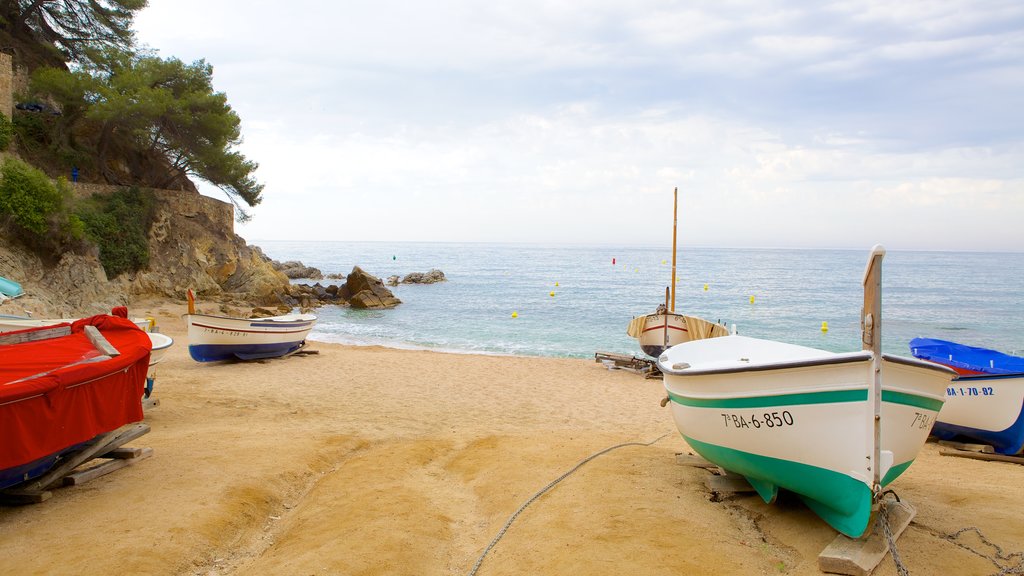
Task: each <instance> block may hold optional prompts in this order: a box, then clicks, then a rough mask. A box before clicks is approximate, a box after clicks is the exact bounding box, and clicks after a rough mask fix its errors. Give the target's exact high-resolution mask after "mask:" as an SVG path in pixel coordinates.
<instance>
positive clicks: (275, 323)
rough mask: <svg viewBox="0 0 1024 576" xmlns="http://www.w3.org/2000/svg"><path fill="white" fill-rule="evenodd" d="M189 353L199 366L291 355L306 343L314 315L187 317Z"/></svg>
mask: <svg viewBox="0 0 1024 576" xmlns="http://www.w3.org/2000/svg"><path fill="white" fill-rule="evenodd" d="M184 318H185V323H186V325H187V326H188V353H189V355H190V356H192V359H193V360H195V361H196V362H216V361H218V360H258V359H262V358H276V357H279V356H285V355H287V354H291V353H293V352H295V351H297V350H299V349H300V348H302V347H303V346H304V345H305V343H306V336H307V335H308V334H309V332H310V330H312V329H313V326H314V325H315V324H316V316H315V315H313V314H289V315H285V316H271V317H267V318H231V317H227V316H213V315H209V314H186V315H185V316H184Z"/></svg>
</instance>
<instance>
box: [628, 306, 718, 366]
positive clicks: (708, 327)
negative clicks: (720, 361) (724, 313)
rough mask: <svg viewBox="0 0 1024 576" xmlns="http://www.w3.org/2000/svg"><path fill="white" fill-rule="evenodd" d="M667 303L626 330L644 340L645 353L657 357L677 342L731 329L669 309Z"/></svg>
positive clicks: (640, 340)
mask: <svg viewBox="0 0 1024 576" xmlns="http://www.w3.org/2000/svg"><path fill="white" fill-rule="evenodd" d="M666 310H667V308H666V307H665V306H658V310H657V311H656V312H654V313H653V314H648V315H646V316H637V317H636V318H634V319H633V322H631V323H630V327H629V328H628V329H627V330H626V333H627V334H629V335H630V336H633V337H634V338H636V339H637V340H638V341H639V342H640V349H641V350H643V352H644V354H647V355H648V356H652V357H654V358H657V357H658V356H660V355H661V353H662V352H664V351H665V350H668V349H669V348H671V347H672V346H675V345H676V344H682V343H683V342H689V341H690V340H701V339H704V338H717V337H719V336H725V335H727V334H728V333H729V330H728V329H727V328H726V327H725V326H723V325H722V324H718V323H716V322H708V321H707V320H704V319H703V318H697V317H696V316H687V315H685V314H677V313H675V312H667V311H666Z"/></svg>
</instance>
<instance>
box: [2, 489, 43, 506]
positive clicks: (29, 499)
mask: <svg viewBox="0 0 1024 576" xmlns="http://www.w3.org/2000/svg"><path fill="white" fill-rule="evenodd" d="M51 496H53V492H50V491H49V490H42V491H39V490H22V489H20V488H8V489H6V490H0V504H7V505H12V506H15V505H22V504H39V503H41V502H46V501H47V500H49V499H50V497H51Z"/></svg>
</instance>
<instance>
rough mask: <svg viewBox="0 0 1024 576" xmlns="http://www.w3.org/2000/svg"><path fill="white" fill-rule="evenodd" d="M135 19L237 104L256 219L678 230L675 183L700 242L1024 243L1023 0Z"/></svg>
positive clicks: (311, 234) (560, 230)
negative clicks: (203, 66)
mask: <svg viewBox="0 0 1024 576" xmlns="http://www.w3.org/2000/svg"><path fill="white" fill-rule="evenodd" d="M197 14H200V15H201V17H197V16H196V15H197ZM138 24H139V26H138V27H139V37H140V40H142V41H143V42H145V43H148V44H150V45H151V46H153V47H155V48H158V49H159V50H160V51H161V54H163V55H164V56H168V55H176V56H179V57H181V58H183V59H185V60H191V59H196V58H200V57H204V58H206V59H207V60H208V61H209V62H211V63H212V64H213V65H214V67H215V85H216V86H217V88H218V89H219V90H223V91H225V92H226V93H227V94H228V97H229V100H230V102H231V104H232V106H233V107H234V108H235V109H236V110H237V111H238V112H239V114H240V116H241V117H242V119H243V133H244V136H245V143H244V144H243V146H242V147H241V150H242V151H243V153H245V154H246V156H247V157H249V158H252V159H254V160H256V161H257V162H259V163H260V169H259V171H258V173H257V176H258V178H259V179H260V180H261V181H262V182H265V183H266V186H267V187H266V190H265V192H264V197H265V201H264V203H263V204H262V205H261V206H259V207H257V208H256V209H255V210H254V213H255V216H256V218H255V219H254V220H253V222H251V223H249V224H246V225H244V226H240V227H239V230H241V231H242V233H243V234H244V235H245V236H246V237H252V238H254V239H256V238H263V239H349V240H453V241H538V242H601V243H626V244H652V243H653V244H661V243H662V242H663V240H664V236H665V234H666V232H665V230H668V229H670V226H671V222H670V215H668V211H669V209H670V202H671V199H670V192H671V190H672V188H673V187H675V186H678V187H680V190H681V191H682V195H683V200H682V202H683V205H684V206H685V214H686V215H685V219H686V222H687V224H686V227H685V231H684V235H685V236H686V240H687V241H688V242H699V243H701V244H704V245H730V246H763V245H780V246H804V245H812V246H829V247H857V248H859V247H863V246H870V245H872V244H874V243H875V242H878V241H886V242H888V243H889V247H890V248H899V247H901V246H906V247H925V248H928V247H933V248H953V249H960V248H975V249H980V248H985V247H989V248H993V249H1015V250H1024V232H1020V231H1017V230H1018V229H1019V227H1018V226H1016V224H1014V222H1016V221H1019V219H1020V217H1021V216H1022V215H1024V214H1022V213H1024V209H1022V208H1024V207H1022V206H1021V200H1020V198H1022V197H1024V189H1022V184H1021V179H1022V174H1021V171H1020V166H1022V165H1024V162H1022V160H1024V157H1022V155H1024V154H1022V153H1024V138H1022V136H1021V134H1024V115H1021V114H1020V113H1019V106H1020V104H1019V95H1020V91H1021V88H1022V87H1024V86H1022V85H1024V32H1022V30H1024V8H1022V7H1021V6H1020V5H1019V3H1018V2H1016V1H1015V0H1002V1H999V0H996V1H994V2H991V3H988V4H987V5H986V8H985V9H984V10H979V9H978V8H977V5H976V4H974V3H969V2H966V0H964V1H959V0H951V1H945V2H932V1H928V2H923V1H922V2H917V1H911V2H901V3H898V4H895V5H894V4H892V3H887V2H881V1H879V2H875V1H861V0H858V1H856V2H855V1H849V2H847V1H838V2H829V3H825V4H820V5H815V4H806V3H798V2H783V1H773V2H755V1H753V0H751V1H730V2H698V3H690V4H686V5H683V6H680V5H679V4H678V3H677V2H671V1H668V0H646V1H641V2H639V3H632V4H629V5H626V4H622V3H620V2H611V1H603V0H601V1H598V0H593V1H588V2H584V3H573V4H560V5H553V4H551V3H549V2H541V1H539V0H527V1H524V2H520V3H515V4H501V3H490V4H487V3H483V4H482V3H479V2H469V1H455V0H452V1H448V2H444V3H442V4H409V3H405V2H394V1H385V2H378V3H372V4H366V3H362V4H355V5H344V6H342V5H334V4H324V3H314V2H310V1H309V0H299V1H297V2H294V3H292V4H289V5H288V7H287V8H282V6H281V5H280V4H278V3H273V4H272V3H270V2H269V1H261V2H251V3H245V4H242V3H238V2H231V1H224V2H218V3H213V4H206V3H204V4H200V3H198V2H197V1H195V0H179V1H176V2H171V1H170V0H151V1H150V7H149V8H147V9H146V10H145V11H144V12H143V13H142V15H141V16H140V18H139V19H138ZM964 216H966V217H964ZM950 229H957V233H956V234H949V233H948V231H949V230H950ZM993 230H998V231H997V232H993ZM879 237H884V238H879ZM886 239H887V240H886ZM922 239H924V240H922Z"/></svg>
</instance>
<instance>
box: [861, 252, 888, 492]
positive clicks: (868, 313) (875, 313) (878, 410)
mask: <svg viewBox="0 0 1024 576" xmlns="http://www.w3.org/2000/svg"><path fill="white" fill-rule="evenodd" d="M884 256H885V248H883V247H882V245H881V244H876V245H875V247H874V248H872V249H871V256H870V257H869V258H868V265H867V268H866V269H865V270H864V307H863V308H862V309H861V316H860V328H861V341H862V342H863V349H864V350H870V351H871V364H872V366H871V369H872V373H873V376H874V377H873V378H872V383H871V398H872V404H873V407H874V410H873V414H872V420H873V424H874V446H872V450H871V459H872V461H871V491H872V492H873V493H874V495H875V498H878V497H880V495H881V493H882V479H881V470H880V469H879V468H880V464H881V456H882V454H881V450H882V258H883V257H884Z"/></svg>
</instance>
